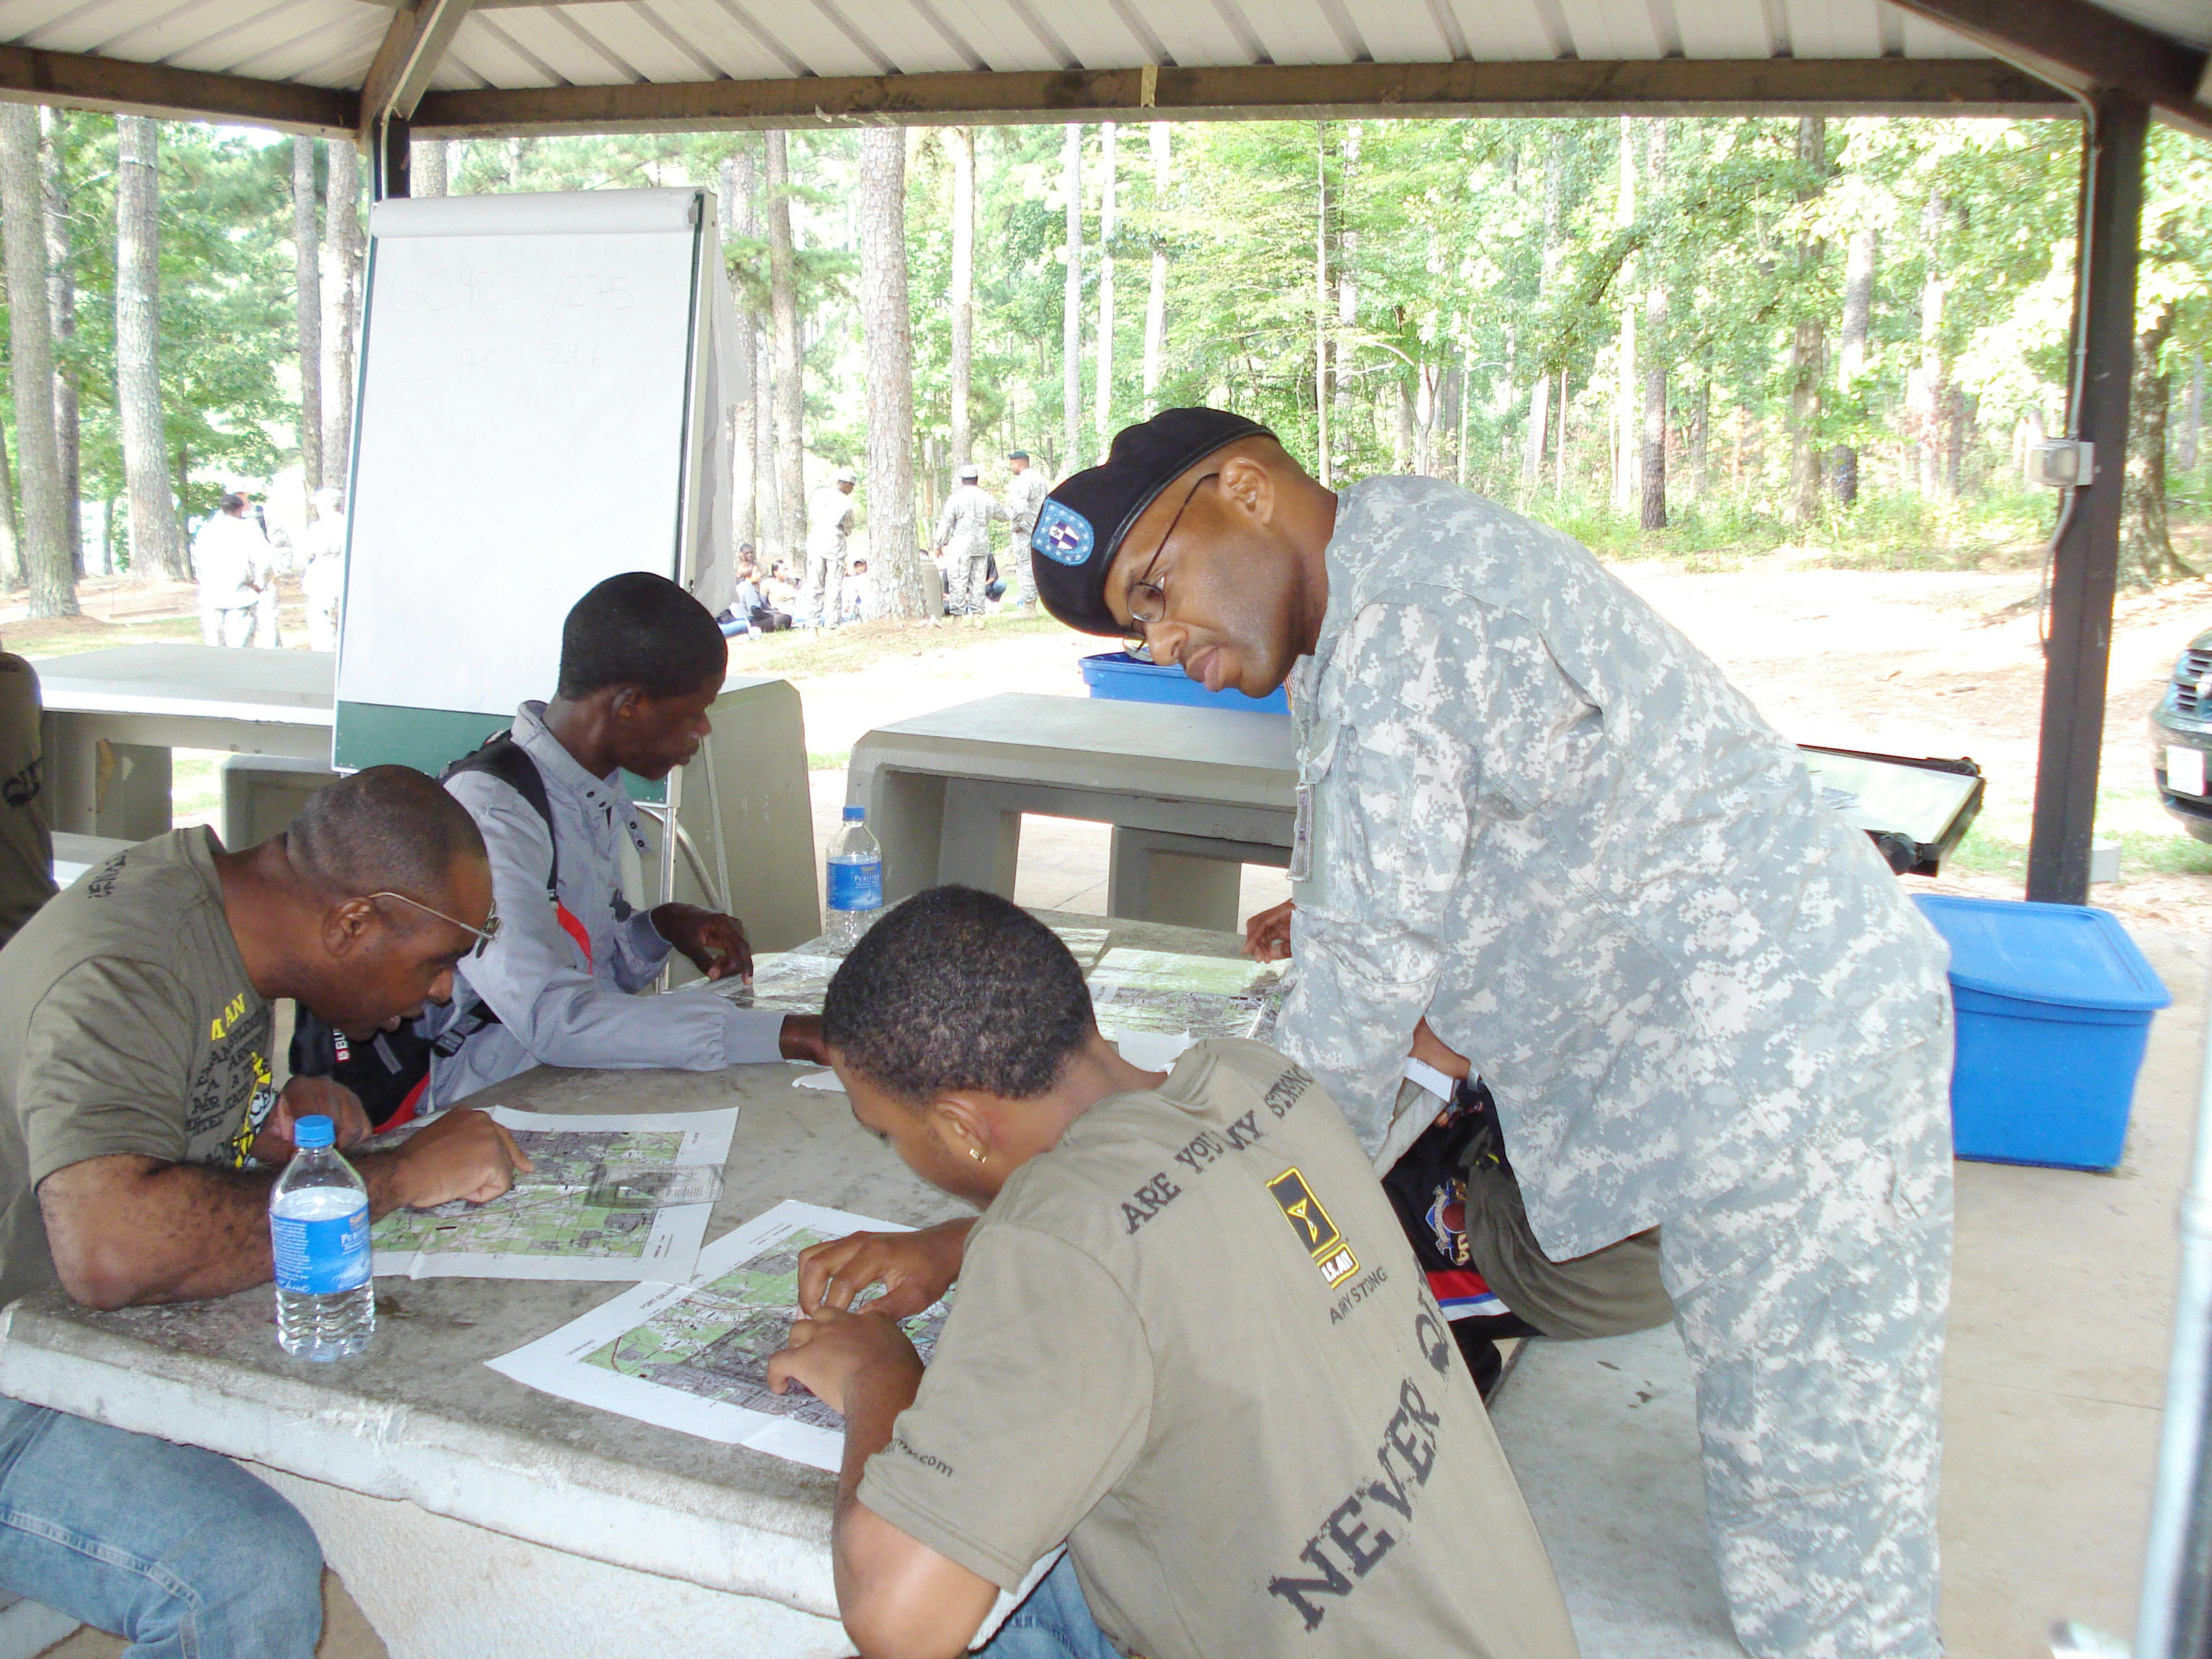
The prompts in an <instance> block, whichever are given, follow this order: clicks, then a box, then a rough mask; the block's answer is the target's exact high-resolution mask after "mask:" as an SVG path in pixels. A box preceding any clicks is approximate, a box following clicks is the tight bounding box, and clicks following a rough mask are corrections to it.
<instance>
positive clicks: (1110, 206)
mask: <svg viewBox="0 0 2212 1659" xmlns="http://www.w3.org/2000/svg"><path fill="white" fill-rule="evenodd" d="M1118 131H1120V130H1119V129H1118V128H1117V127H1115V125H1114V123H1112V122H1111V121H1107V122H1104V123H1103V124H1102V125H1100V126H1099V129H1098V179H1099V185H1098V392H1097V398H1095V399H1094V400H1093V402H1092V406H1091V418H1092V420H1093V422H1095V424H1096V426H1097V433H1098V452H1097V453H1099V455H1101V456H1102V457H1103V455H1104V454H1105V453H1106V446H1107V443H1108V442H1109V441H1110V440H1111V439H1112V437H1113V435H1114V222H1115V208H1116V205H1117V204H1116V201H1115V185H1116V184H1117V183H1118V182H1119V181H1118V179H1116V178H1115V174H1116V173H1118V172H1119V171H1120V168H1119V167H1118V165H1117V162H1118V160H1119V155H1120V151H1119V149H1117V147H1116V143H1115V135H1116V134H1117V132H1118Z"/></svg>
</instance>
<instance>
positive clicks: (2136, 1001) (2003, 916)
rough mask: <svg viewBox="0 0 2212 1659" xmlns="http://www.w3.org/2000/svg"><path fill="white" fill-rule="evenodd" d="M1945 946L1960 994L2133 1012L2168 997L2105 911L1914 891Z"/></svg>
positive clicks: (2159, 1003)
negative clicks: (1973, 993)
mask: <svg viewBox="0 0 2212 1659" xmlns="http://www.w3.org/2000/svg"><path fill="white" fill-rule="evenodd" d="M1912 902H1914V903H1915V904H1917V905H1918V906H1919V907H1920V909H1921V913H1922V914H1923V915H1925V916H1926V917H1927V918H1928V920H1929V921H1931V922H1932V923H1934V924H1935V927H1936V932H1937V933H1941V934H1942V935H1943V937H1944V939H1947V940H1948V942H1949V944H1950V946H1951V983H1952V984H1954V985H1955V986H1957V987H1960V989H1961V990H1966V991H1980V992H1983V993H1984V994H1988V995H1990V996H2001V997H2012V998H2015V999H2016V1000H2020V1001H2022V1002H2048V1003H2054V1004H2057V1005H2061V1006H2066V1007H2070V1008H2103V1009H2109V1010H2112V1011H2114V1012H2136V1011H2141V1010H2144V1009H2150V1008H2163V1007H2165V1006H2166V1005H2167V1004H2169V1003H2171V1002H2172V1000H2173V997H2172V994H2171V993H2169V992H2168V991H2167V990H2166V986H2165V984H2164V982H2163V981H2160V978H2159V976H2158V975H2156V974H2155V973H2154V972H2152V971H2151V965H2150V963H2148V962H2145V961H2144V960H2143V954H2142V951H2139V950H2137V949H2136V942H2135V941H2134V940H2133V939H2130V938H2129V937H2128V936H2127V933H2126V930H2125V929H2124V928H2123V927H2121V926H2120V924H2119V920H2118V918H2117V917H2116V916H2114V915H2112V912H2111V911H2109V910H2099V909H2095V908H2092V907H2090V906H2088V905H2086V904H2031V903H2029V902H2027V901H2026V900H2024V899H1989V898H1963V897H1960V896H1954V895H1953V894H1949V893H1915V894H1914V895H1913V896H1912Z"/></svg>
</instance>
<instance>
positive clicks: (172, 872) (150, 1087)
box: [0, 829, 276, 1301]
mask: <svg viewBox="0 0 2212 1659" xmlns="http://www.w3.org/2000/svg"><path fill="white" fill-rule="evenodd" d="M218 845H219V844H218V843H217V842H216V839H215V836H213V835H212V834H211V833H210V831H208V830H206V829H179V830H173V831H172V832H171V833H170V834H168V835H166V836H156V837H155V839H154V840H152V841H149V842H143V843H142V844H141V845H139V846H137V847H132V848H127V849H126V850H125V851H123V852H121V853H118V854H116V855H115V856H114V857H113V858H112V859H110V860H107V862H106V863H105V864H103V865H100V866H98V867H97V868H95V869H94V870H92V871H89V872H87V873H86V875H85V876H84V878H82V880H80V881H78V882H77V883H76V885H75V886H73V887H71V888H70V890H68V891H67V892H65V893H63V894H61V895H60V896H58V897H56V898H54V899H53V900H52V901H51V902H48V903H47V905H46V908H43V909H42V910H40V912H39V913H38V914H37V915H34V916H33V917H32V918H31V920H30V921H28V922H27V924H25V926H24V927H23V930H22V931H21V933H17V934H16V935H15V938H14V939H12V940H10V941H9V943H8V945H7V947H6V949H5V950H0V1301H4V1300H7V1299H9V1298H11V1297H18V1296H21V1295H23V1294H24V1293H25V1292H26V1291H33V1290H37V1289H40V1288H41V1287H42V1286H45V1285H51V1284H52V1283H54V1282H55V1273H54V1265H53V1258H52V1255H50V1254H49V1252H48V1250H47V1248H46V1225H45V1222H44V1221H43V1219H42V1218H41V1217H40V1212H39V1200H38V1185H39V1183H40V1182H41V1181H44V1180H45V1179H46V1177H47V1176H50V1175H52V1173H53V1172H54V1171H55V1170H60V1169H65V1168H67V1167H68V1166H69V1165H70V1164H80V1163H82V1162H84V1161H85V1160H86V1159H88V1158H105V1157H110V1156H113V1155H116V1154H118V1153H122V1154H132V1155H136V1156H138V1157H142V1158H157V1159H159V1160H161V1162H163V1163H165V1164H212V1165H215V1166H216V1167H218V1168H222V1169H238V1168H240V1167H242V1166H243V1165H244V1164H246V1159H247V1149H248V1148H249V1147H250V1146H252V1143H253V1136H254V1133H255V1132H256V1130H258V1127H260V1125H261V1123H262V1121H263V1120H264V1119H265V1118H266V1117H267V1116H268V1115H269V1111H270V1108H271V1107H272V1106H273V1105H274V1103H275V1102H276V1090H275V1087H274V1085H273V1080H272V1079H271V1076H270V1067H269V1050H270V1025H271V1022H270V1008H269V1004H268V1003H267V1002H266V1001H264V1000H263V999H262V998H261V996H260V995H259V994H258V993H257V992H256V991H255V990H254V988H253V986H252V981H250V980H249V979H248V978H247V976H246V963H244V961H243V960H241V959H240V956H239V954H238V944H237V941H236V939H234V938H233V937H232V935H231V931H230V924H229V922H228V920H227V919H226V917H225V916H224V914H223V908H222V880H221V878H219V877H218V876H217V875H216V867H215V853H216V850H217V848H218Z"/></svg>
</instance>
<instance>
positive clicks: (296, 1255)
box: [269, 1117, 376, 1359]
mask: <svg viewBox="0 0 2212 1659" xmlns="http://www.w3.org/2000/svg"><path fill="white" fill-rule="evenodd" d="M336 1139H337V1132H336V1130H335V1129H334V1127H332V1125H331V1121H330V1119H328V1118H326V1117H303V1118H301V1119H300V1120H299V1121H297V1122H296V1123H295V1124H294V1125H293V1126H292V1142H293V1145H294V1146H295V1147H296V1148H297V1149H298V1150H297V1151H296V1152H294V1153H293V1155H292V1161H291V1162H290V1163H289V1164H286V1165H285V1166H284V1173H283V1174H282V1175H280V1176H277V1177H276V1186H275V1187H273V1188H270V1193H269V1238H270V1244H271V1245H272V1247H273V1248H274V1250H275V1254H276V1340H277V1342H278V1344H279V1345H280V1346H282V1347H283V1350H284V1352H286V1353H289V1354H290V1355H291V1356H292V1357H293V1358H295V1359H343V1358H347V1357H349V1355H353V1354H357V1353H359V1352H361V1351H362V1349H364V1348H366V1347H367V1346H368V1340H369V1338H370V1337H372V1336H374V1334H376V1292H375V1290H374V1287H373V1286H372V1285H370V1283H369V1272H368V1267H369V1255H368V1188H367V1187H365V1186H363V1185H362V1179H361V1177H360V1176H358V1175H356V1173H355V1172H354V1167H353V1165H352V1164H349V1163H347V1162H346V1161H345V1159H343V1158H340V1157H339V1156H338V1154H337V1149H336V1147H335V1146H333V1144H332V1143H333V1142H334V1141H335V1140H336Z"/></svg>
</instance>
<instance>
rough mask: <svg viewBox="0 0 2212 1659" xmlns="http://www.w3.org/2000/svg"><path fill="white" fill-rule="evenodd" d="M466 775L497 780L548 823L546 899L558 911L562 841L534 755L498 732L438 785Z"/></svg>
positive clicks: (440, 777) (444, 773) (457, 763)
mask: <svg viewBox="0 0 2212 1659" xmlns="http://www.w3.org/2000/svg"><path fill="white" fill-rule="evenodd" d="M464 772H483V773H488V774H489V775H491V776H493V777H495V778H497V779H498V780H499V781H501V783H503V784H505V785H506V786H507V787H508V788H510V789H512V790H513V791H514V793H516V794H518V795H520V796H521V797H522V799H524V800H526V801H527V802H528V803H529V804H530V810H531V811H533V812H535V813H537V814H538V817H539V818H541V819H542V820H544V824H545V839H546V841H547V842H549V843H550V845H551V846H552V848H553V862H552V864H551V866H550V867H549V868H548V869H547V870H546V872H545V896H546V897H547V898H548V899H549V900H550V901H551V902H552V903H553V904H554V905H556V907H557V906H558V905H559V904H560V902H561V837H560V836H559V835H558V834H556V832H555V830H554V828H553V802H552V800H551V799H550V797H549V796H548V795H547V794H546V793H545V775H544V773H542V772H540V771H539V770H538V763H537V762H536V761H534V760H532V759H531V758H530V751H529V750H527V749H525V748H524V747H523V746H522V745H521V744H519V743H517V742H516V741H515V740H514V733H513V732H511V731H509V732H493V733H492V735H491V736H490V737H489V738H485V739H484V740H483V743H481V744H478V745H477V747H476V748H474V749H472V750H470V751H469V752H468V753H467V754H465V755H464V756H462V757H460V759H459V760H457V761H455V762H454V763H453V764H452V765H451V766H448V767H447V769H445V770H444V771H442V772H441V773H439V774H438V781H439V782H441V783H444V782H445V781H447V780H448V779H450V778H454V777H458V776H459V775H461V774H462V773H464Z"/></svg>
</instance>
